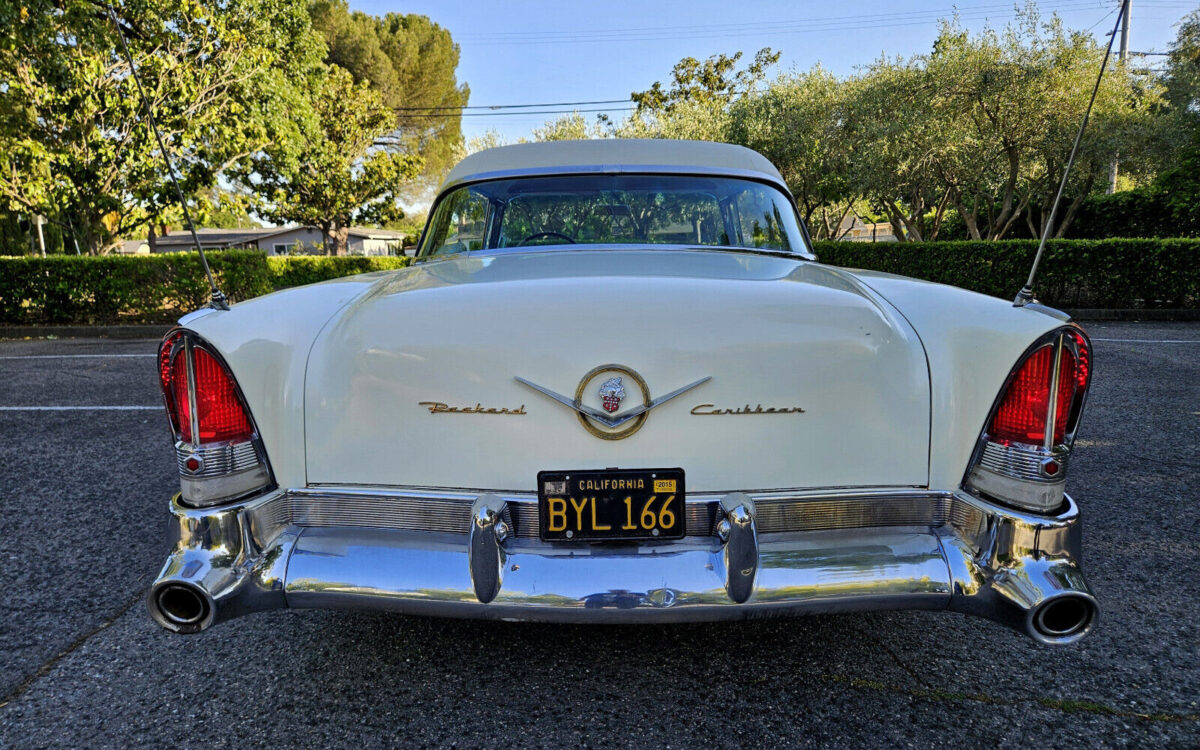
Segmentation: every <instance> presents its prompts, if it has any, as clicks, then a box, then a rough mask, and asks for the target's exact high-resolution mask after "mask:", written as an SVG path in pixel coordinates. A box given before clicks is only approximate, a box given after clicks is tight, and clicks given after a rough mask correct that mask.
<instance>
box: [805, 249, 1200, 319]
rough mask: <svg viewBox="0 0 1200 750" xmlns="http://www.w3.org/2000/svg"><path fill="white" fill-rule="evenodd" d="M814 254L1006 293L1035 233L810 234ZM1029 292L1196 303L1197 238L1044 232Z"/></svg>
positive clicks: (1028, 258)
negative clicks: (906, 238)
mask: <svg viewBox="0 0 1200 750" xmlns="http://www.w3.org/2000/svg"><path fill="white" fill-rule="evenodd" d="M816 251H817V257H818V258H820V259H821V260H822V261H824V262H826V263H831V264H833V265H838V266H846V267H850V268H866V269H871V270H875V271H886V272H888V273H895V274H900V275H901V276H912V277H914V278H918V279H928V280H930V281H937V282H941V283H943V284H952V285H954V286H960V287H963V288H965V289H972V290H974V291H977V292H982V293H984V294H990V295H992V296H994V297H1001V298H1004V299H1010V298H1012V297H1014V296H1015V295H1016V293H1017V291H1018V290H1019V289H1020V288H1021V286H1022V285H1024V283H1025V279H1026V277H1027V276H1028V275H1029V268H1030V266H1031V265H1032V264H1033V257H1034V255H1035V254H1036V253H1037V241H1036V240H1007V241H1004V242H886V243H885V242H878V243H870V242H818V243H816ZM1034 286H1035V289H1034V294H1035V295H1036V296H1037V298H1038V300H1040V301H1041V302H1044V303H1046V304H1048V305H1054V306H1058V307H1063V308H1068V309H1071V308H1137V307H1170V308H1181V307H1200V239H1108V240H1051V241H1050V242H1048V243H1046V254H1045V256H1043V258H1042V263H1041V267H1040V268H1039V270H1038V274H1037V280H1036V281H1035V283H1034Z"/></svg>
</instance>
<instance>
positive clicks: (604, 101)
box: [396, 97, 629, 112]
mask: <svg viewBox="0 0 1200 750" xmlns="http://www.w3.org/2000/svg"><path fill="white" fill-rule="evenodd" d="M628 103H629V97H625V98H624V99H596V100H595V101H590V102H543V103H541V104H471V105H468V106H451V107H396V111H397V112H437V111H443V110H451V111H454V112H458V111H460V110H464V109H488V110H497V109H530V108H535V107H579V106H585V105H589V104H628Z"/></svg>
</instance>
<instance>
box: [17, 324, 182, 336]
mask: <svg viewBox="0 0 1200 750" xmlns="http://www.w3.org/2000/svg"><path fill="white" fill-rule="evenodd" d="M173 327H174V326H173V325H169V324H166V323H163V324H158V325H123V326H122V325H115V326H4V325H0V339H44V338H49V337H51V336H53V337H54V338H59V339H96V338H99V339H161V338H162V337H163V336H165V335H167V331H169V330H171V329H172V328H173Z"/></svg>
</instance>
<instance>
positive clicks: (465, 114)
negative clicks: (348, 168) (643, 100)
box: [405, 99, 637, 118]
mask: <svg viewBox="0 0 1200 750" xmlns="http://www.w3.org/2000/svg"><path fill="white" fill-rule="evenodd" d="M621 101H624V102H628V101H629V100H628V99H622V100H621ZM634 109H637V108H636V107H599V108H597V109H535V110H521V111H519V112H463V113H461V114H460V113H459V112H457V111H455V112H423V113H414V114H411V115H405V118H428V117H505V116H512V115H570V114H574V113H576V112H578V113H580V114H584V113H587V112H631V111H633V110H634Z"/></svg>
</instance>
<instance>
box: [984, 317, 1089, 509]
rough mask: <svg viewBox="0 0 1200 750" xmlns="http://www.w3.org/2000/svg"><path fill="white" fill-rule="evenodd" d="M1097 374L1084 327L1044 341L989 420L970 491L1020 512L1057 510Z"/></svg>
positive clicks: (1026, 358)
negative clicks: (1093, 374)
mask: <svg viewBox="0 0 1200 750" xmlns="http://www.w3.org/2000/svg"><path fill="white" fill-rule="evenodd" d="M1091 374H1092V350H1091V342H1090V341H1088V338H1087V335H1086V334H1085V333H1084V332H1083V330H1082V329H1081V328H1079V327H1078V326H1074V325H1070V326H1064V327H1062V328H1060V329H1058V330H1055V331H1051V332H1050V333H1048V334H1046V335H1045V336H1043V337H1041V338H1040V339H1038V341H1036V342H1035V343H1034V345H1033V346H1031V347H1030V348H1029V349H1028V350H1027V351H1026V352H1025V354H1024V355H1022V357H1021V359H1020V360H1018V361H1017V365H1016V367H1014V368H1013V370H1012V372H1011V373H1010V374H1009V376H1008V379H1007V380H1006V381H1005V383H1004V388H1002V389H1001V391H1000V395H999V397H998V398H997V399H996V403H995V405H994V406H993V407H992V411H991V413H990V414H989V415H988V421H987V424H986V425H985V427H984V429H983V432H982V433H981V434H980V437H979V444H978V445H977V446H976V448H975V453H974V455H973V456H972V459H971V464H970V467H969V468H968V470H967V476H966V480H965V484H966V486H967V488H968V489H970V490H973V491H975V492H978V493H981V494H984V495H987V496H989V497H992V498H994V499H996V500H999V501H1001V502H1003V503H1006V504H1008V505H1012V506H1015V507H1017V508H1021V509H1022V510H1030V511H1035V512H1039V513H1052V512H1055V511H1057V510H1058V509H1059V508H1060V507H1061V506H1062V503H1063V492H1064V486H1065V482H1066V475H1067V462H1068V459H1069V458H1070V455H1071V447H1072V446H1073V445H1074V442H1075V430H1076V428H1077V427H1078V425H1079V417H1080V415H1081V414H1082V412H1083V405H1084V401H1085V400H1086V397H1087V390H1088V385H1089V383H1090V381H1091Z"/></svg>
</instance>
